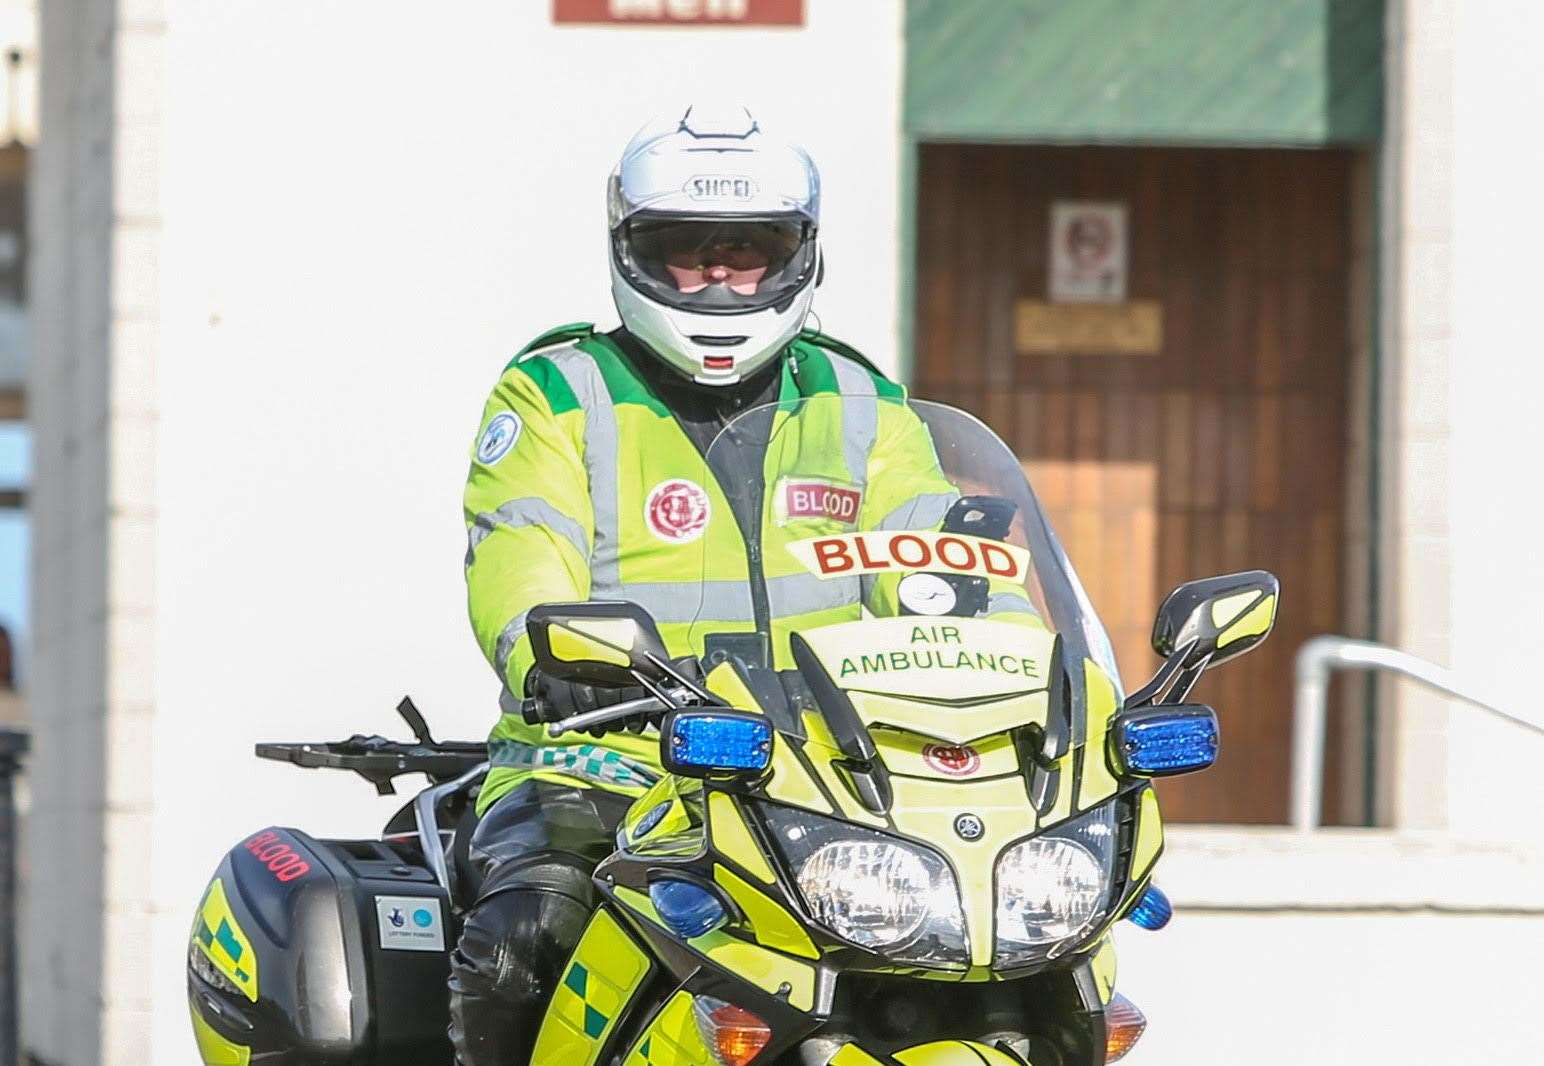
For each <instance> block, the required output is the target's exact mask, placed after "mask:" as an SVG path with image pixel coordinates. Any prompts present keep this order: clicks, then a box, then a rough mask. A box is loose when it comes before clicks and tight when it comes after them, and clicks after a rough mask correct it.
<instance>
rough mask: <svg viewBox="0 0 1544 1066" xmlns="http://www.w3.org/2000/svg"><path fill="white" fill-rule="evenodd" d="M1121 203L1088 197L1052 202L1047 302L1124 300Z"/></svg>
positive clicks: (1124, 235) (1123, 225)
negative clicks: (1049, 278) (1049, 276)
mask: <svg viewBox="0 0 1544 1066" xmlns="http://www.w3.org/2000/svg"><path fill="white" fill-rule="evenodd" d="M1126 261H1127V246H1126V205H1125V204H1122V203H1101V202H1095V201H1090V200H1057V201H1054V202H1053V203H1052V204H1051V285H1050V294H1049V295H1050V298H1051V302H1052V303H1121V302H1122V301H1124V300H1125V299H1126Z"/></svg>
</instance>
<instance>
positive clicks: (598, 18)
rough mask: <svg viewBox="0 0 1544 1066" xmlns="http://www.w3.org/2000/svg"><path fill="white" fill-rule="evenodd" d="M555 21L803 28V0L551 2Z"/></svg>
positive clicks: (560, 0)
mask: <svg viewBox="0 0 1544 1066" xmlns="http://www.w3.org/2000/svg"><path fill="white" fill-rule="evenodd" d="M552 21H553V22H556V23H560V24H561V23H583V24H591V25H594V24H604V25H617V24H634V25H640V26H802V25H804V0H552Z"/></svg>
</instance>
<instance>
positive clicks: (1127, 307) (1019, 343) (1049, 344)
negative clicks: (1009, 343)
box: [1013, 300, 1163, 355]
mask: <svg viewBox="0 0 1544 1066" xmlns="http://www.w3.org/2000/svg"><path fill="white" fill-rule="evenodd" d="M1013 343H1014V348H1015V349H1016V350H1017V351H1018V352H1019V353H1020V354H1021V355H1157V354H1158V352H1159V350H1160V349H1162V348H1163V304H1161V303H1159V302H1158V301H1157V300H1131V301H1129V302H1127V303H1122V304H1096V303H1056V304H1053V303H1047V302H1046V301H1044V300H1020V301H1018V303H1017V304H1015V305H1014V323H1013Z"/></svg>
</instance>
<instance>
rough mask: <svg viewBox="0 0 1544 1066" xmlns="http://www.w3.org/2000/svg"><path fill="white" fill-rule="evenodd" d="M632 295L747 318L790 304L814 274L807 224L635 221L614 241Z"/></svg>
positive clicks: (811, 231)
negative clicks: (785, 302)
mask: <svg viewBox="0 0 1544 1066" xmlns="http://www.w3.org/2000/svg"><path fill="white" fill-rule="evenodd" d="M612 248H613V254H614V255H615V256H616V258H617V263H618V265H619V266H620V267H621V269H622V273H623V274H624V276H625V277H626V278H627V280H628V282H629V284H631V285H632V286H633V288H635V289H637V290H639V291H640V292H642V293H643V294H644V295H645V296H647V297H649V298H650V299H651V300H655V301H657V302H658V303H662V304H664V305H666V306H667V307H674V308H678V309H680V310H683V311H696V312H699V313H704V314H743V313H745V312H748V311H759V310H761V309H762V308H765V307H771V306H773V305H775V304H778V303H781V302H782V301H784V300H787V299H789V298H790V297H792V296H793V295H794V294H795V293H797V292H798V291H799V290H800V289H802V288H803V287H804V286H805V284H807V283H808V282H809V281H810V279H811V278H812V277H813V274H814V264H815V228H814V226H813V225H812V224H810V222H809V221H808V220H807V219H803V218H797V217H793V216H783V217H774V218H723V217H719V218H690V217H685V216H681V215H652V216H651V215H643V214H640V215H634V216H633V217H632V218H630V219H628V220H627V221H625V222H623V223H622V224H621V225H620V226H618V227H617V228H616V230H615V231H614V233H613V235H612Z"/></svg>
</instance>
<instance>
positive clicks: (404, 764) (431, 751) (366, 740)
mask: <svg viewBox="0 0 1544 1066" xmlns="http://www.w3.org/2000/svg"><path fill="white" fill-rule="evenodd" d="M397 713H399V714H401V715H402V717H403V718H405V719H406V720H407V722H408V724H409V725H410V726H411V727H412V729H413V733H414V735H415V738H416V739H415V740H414V741H411V742H407V741H400V740H389V739H387V738H386V737H383V736H365V735H363V734H361V733H356V734H354V735H353V736H351V737H349V738H348V739H347V740H338V741H331V742H306V741H291V742H283V743H269V744H258V745H257V746H256V748H255V750H256V753H257V757H258V758H260V759H272V760H274V761H275V762H287V763H292V764H294V765H295V766H304V767H307V768H311V769H327V770H348V771H351V772H353V773H356V774H358V775H359V776H360V777H362V778H364V779H365V780H366V781H369V782H370V783H371V784H372V785H374V786H375V790H376V792H378V793H379V794H380V795H382V796H390V795H392V794H394V793H395V792H396V788H395V786H394V785H393V784H392V782H393V781H394V780H395V779H396V778H398V777H401V776H403V775H404V774H423V775H425V776H426V777H428V778H429V780H431V781H433V782H434V783H435V784H437V785H438V784H444V783H445V782H447V781H454V780H456V779H457V778H459V777H461V776H463V775H464V774H466V773H467V772H468V771H470V770H473V769H475V768H476V767H478V766H480V765H482V764H483V763H485V762H487V761H488V745H487V744H486V743H485V742H482V741H457V740H452V741H437V740H435V739H434V737H433V735H431V734H430V732H429V727H428V725H427V724H426V723H425V722H424V719H423V715H421V714H420V713H419V712H418V708H417V707H416V706H414V704H413V701H412V699H411V698H410V697H407V696H404V697H403V698H402V702H401V703H399V704H398V705H397Z"/></svg>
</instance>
